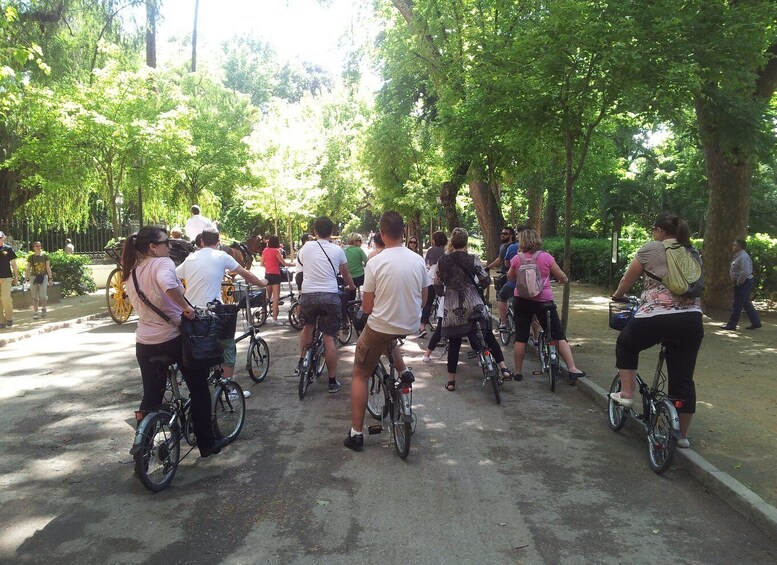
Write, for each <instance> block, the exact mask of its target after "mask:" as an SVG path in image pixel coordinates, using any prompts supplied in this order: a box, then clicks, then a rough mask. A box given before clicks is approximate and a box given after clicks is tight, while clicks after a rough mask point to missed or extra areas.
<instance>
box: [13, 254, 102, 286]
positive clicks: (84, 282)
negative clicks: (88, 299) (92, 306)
mask: <svg viewBox="0 0 777 565" xmlns="http://www.w3.org/2000/svg"><path fill="white" fill-rule="evenodd" d="M32 254H33V252H32V251H30V252H29V254H28V255H26V256H25V255H23V254H22V253H20V254H19V258H18V259H17V260H16V264H17V265H18V267H19V273H20V274H21V275H22V276H24V273H25V271H26V270H27V257H28V256H29V255H32ZM48 256H49V260H50V261H51V274H52V275H54V280H55V281H59V282H60V283H62V296H63V297H65V296H74V295H77V294H86V293H88V292H94V291H95V290H97V286H96V285H95V284H94V281H93V280H92V277H91V276H90V274H89V272H88V270H87V269H86V266H87V265H88V264H89V263H90V261H89V257H87V256H86V255H68V254H66V253H65V252H64V251H62V250H59V251H54V252H53V253H49V254H48Z"/></svg>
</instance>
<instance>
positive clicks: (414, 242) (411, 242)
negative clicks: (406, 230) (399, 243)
mask: <svg viewBox="0 0 777 565" xmlns="http://www.w3.org/2000/svg"><path fill="white" fill-rule="evenodd" d="M410 245H418V242H417V241H412V240H411V241H410Z"/></svg>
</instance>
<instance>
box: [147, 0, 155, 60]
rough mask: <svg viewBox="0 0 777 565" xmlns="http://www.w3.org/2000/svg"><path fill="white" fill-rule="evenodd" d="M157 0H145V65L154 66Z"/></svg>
mask: <svg viewBox="0 0 777 565" xmlns="http://www.w3.org/2000/svg"><path fill="white" fill-rule="evenodd" d="M156 20H157V0H146V65H148V66H149V67H151V68H154V69H155V68H156Z"/></svg>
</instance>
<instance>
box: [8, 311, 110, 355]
mask: <svg viewBox="0 0 777 565" xmlns="http://www.w3.org/2000/svg"><path fill="white" fill-rule="evenodd" d="M108 316H109V314H108V312H100V313H99V314H90V315H88V316H83V317H81V318H73V319H72V320H63V321H61V322H49V323H48V324H46V325H45V326H40V327H37V328H35V329H32V330H28V331H25V332H22V333H19V334H17V335H14V336H9V337H5V338H0V347H5V346H6V345H8V344H11V343H15V342H17V341H20V340H22V339H27V338H28V337H32V336H35V335H41V334H45V333H49V332H53V331H56V330H61V329H63V328H70V327H72V326H75V325H77V324H83V323H84V322H88V321H89V320H99V319H101V318H107V317H108Z"/></svg>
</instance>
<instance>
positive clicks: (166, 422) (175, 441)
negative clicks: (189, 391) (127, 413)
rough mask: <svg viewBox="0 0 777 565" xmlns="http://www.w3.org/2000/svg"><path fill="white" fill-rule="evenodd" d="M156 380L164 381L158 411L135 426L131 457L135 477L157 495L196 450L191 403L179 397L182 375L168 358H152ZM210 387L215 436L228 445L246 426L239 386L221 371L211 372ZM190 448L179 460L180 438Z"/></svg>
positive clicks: (218, 369)
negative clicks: (211, 387)
mask: <svg viewBox="0 0 777 565" xmlns="http://www.w3.org/2000/svg"><path fill="white" fill-rule="evenodd" d="M151 361H152V362H154V363H156V364H157V366H158V371H159V373H158V374H159V376H160V377H164V379H165V393H164V396H163V399H162V405H161V406H160V408H159V409H158V410H155V411H152V412H149V413H148V414H146V415H145V417H144V418H143V420H142V421H141V422H140V424H139V425H138V428H137V430H136V432H135V439H134V441H133V444H132V448H131V449H130V454H131V455H132V457H133V460H134V462H135V474H136V475H137V476H138V478H139V479H140V482H141V483H142V484H143V486H144V487H146V488H147V489H148V490H150V491H152V492H160V491H162V490H164V489H165V488H167V487H168V486H169V485H170V483H171V482H172V481H173V477H174V476H175V473H176V471H177V470H178V464H179V463H180V462H181V461H183V460H184V459H185V458H186V457H187V456H188V455H189V453H191V451H192V450H193V449H194V448H195V447H196V446H197V438H196V436H195V435H194V427H193V424H192V420H191V417H190V412H191V399H189V398H184V397H183V396H182V395H181V389H180V386H181V382H182V378H183V377H182V375H181V372H180V370H179V369H178V365H177V364H176V363H175V362H174V361H173V359H172V358H170V357H165V356H160V357H153V358H152V359H151ZM209 383H210V384H213V386H214V390H213V393H212V395H211V414H212V415H213V422H214V434H215V435H216V437H224V438H226V439H228V440H229V441H230V442H231V441H234V439H235V438H236V437H237V436H238V434H239V433H240V431H241V430H242V428H243V423H244V422H245V399H244V398H243V389H242V388H241V387H240V385H239V384H237V383H236V382H234V381H232V380H231V379H226V378H224V376H223V373H220V367H218V368H216V369H214V370H212V371H211V375H210V377H209ZM182 437H183V438H184V439H185V440H186V443H187V444H188V445H189V447H190V448H189V451H187V452H186V453H185V454H184V455H183V457H181V438H182Z"/></svg>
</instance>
